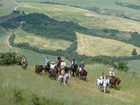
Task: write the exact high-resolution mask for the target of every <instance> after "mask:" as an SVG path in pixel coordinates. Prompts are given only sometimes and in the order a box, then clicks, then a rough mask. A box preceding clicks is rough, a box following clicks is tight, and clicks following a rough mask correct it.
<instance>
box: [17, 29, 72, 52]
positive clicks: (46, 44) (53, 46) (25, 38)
mask: <svg viewBox="0 0 140 105" xmlns="http://www.w3.org/2000/svg"><path fill="white" fill-rule="evenodd" d="M14 32H15V35H16V38H15V40H14V43H15V44H19V43H28V44H29V45H30V46H32V47H38V48H39V49H48V50H54V51H56V50H57V49H62V50H66V49H67V48H68V47H70V45H71V44H72V42H70V41H65V40H60V39H50V38H45V37H41V36H38V35H34V34H31V33H27V32H25V31H24V30H22V29H16V30H14Z"/></svg>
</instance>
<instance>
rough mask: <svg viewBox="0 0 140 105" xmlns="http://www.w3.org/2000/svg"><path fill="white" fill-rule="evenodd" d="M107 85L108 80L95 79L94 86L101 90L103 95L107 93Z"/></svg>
mask: <svg viewBox="0 0 140 105" xmlns="http://www.w3.org/2000/svg"><path fill="white" fill-rule="evenodd" d="M108 85H109V79H104V80H103V79H97V80H96V86H97V87H98V88H99V89H101V90H103V91H104V92H105V93H106V92H107V86H108Z"/></svg>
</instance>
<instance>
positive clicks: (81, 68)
mask: <svg viewBox="0 0 140 105" xmlns="http://www.w3.org/2000/svg"><path fill="white" fill-rule="evenodd" d="M79 67H80V68H79V71H80V72H81V71H82V70H84V67H85V65H84V62H81V64H80V66H79Z"/></svg>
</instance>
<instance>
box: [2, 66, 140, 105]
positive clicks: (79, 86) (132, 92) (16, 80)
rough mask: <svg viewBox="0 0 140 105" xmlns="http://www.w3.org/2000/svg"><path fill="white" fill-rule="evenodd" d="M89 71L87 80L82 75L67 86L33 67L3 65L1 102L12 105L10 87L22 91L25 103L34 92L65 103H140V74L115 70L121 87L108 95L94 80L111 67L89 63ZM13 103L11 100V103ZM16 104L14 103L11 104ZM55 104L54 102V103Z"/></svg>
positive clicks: (72, 104)
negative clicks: (82, 78) (101, 90)
mask: <svg viewBox="0 0 140 105" xmlns="http://www.w3.org/2000/svg"><path fill="white" fill-rule="evenodd" d="M86 69H87V70H88V77H87V82H86V81H82V80H79V78H76V77H71V78H70V81H69V85H68V86H67V87H65V86H62V85H60V83H58V81H55V80H50V78H49V77H48V75H46V74H42V75H37V74H35V72H34V67H29V68H28V70H26V71H25V70H22V69H21V68H20V67H18V66H9V67H0V84H1V85H0V93H2V94H4V95H2V94H0V96H3V97H0V103H1V104H2V105H3V104H4V105H9V103H10V102H9V103H7V100H10V97H11V96H10V94H11V91H10V90H11V89H13V88H19V89H21V90H23V91H24V92H23V94H25V95H24V97H25V99H26V100H25V101H23V102H24V103H28V102H29V103H30V102H31V96H30V95H31V94H36V95H37V96H38V97H44V98H45V99H46V100H47V99H52V100H54V101H56V102H60V103H64V104H65V105H75V104H77V105H139V104H140V101H139V97H140V94H139V86H140V83H139V79H140V78H139V77H138V76H137V74H136V75H135V76H133V75H132V74H131V73H127V74H126V73H124V72H119V71H115V72H116V75H117V76H118V77H120V79H121V80H122V83H121V85H120V90H116V89H109V91H110V93H109V94H104V93H102V92H100V91H99V90H98V89H97V88H96V85H95V81H96V79H97V78H99V76H100V74H101V73H102V72H104V73H105V74H108V70H109V69H110V67H109V66H106V65H100V64H94V65H86ZM11 103H12V102H11ZM10 105H14V104H10ZM54 105H55V104H54Z"/></svg>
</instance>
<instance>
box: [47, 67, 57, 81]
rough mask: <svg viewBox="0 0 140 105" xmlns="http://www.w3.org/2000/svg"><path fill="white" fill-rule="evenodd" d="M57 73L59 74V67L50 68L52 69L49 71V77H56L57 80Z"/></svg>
mask: <svg viewBox="0 0 140 105" xmlns="http://www.w3.org/2000/svg"><path fill="white" fill-rule="evenodd" d="M57 75H58V69H57V67H55V68H53V69H50V71H49V77H50V78H51V79H55V80H56V78H57Z"/></svg>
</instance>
